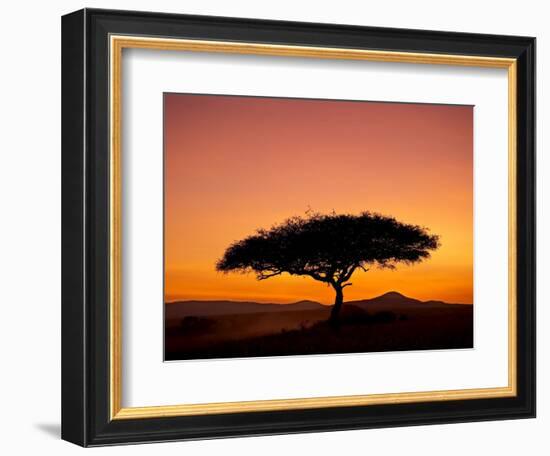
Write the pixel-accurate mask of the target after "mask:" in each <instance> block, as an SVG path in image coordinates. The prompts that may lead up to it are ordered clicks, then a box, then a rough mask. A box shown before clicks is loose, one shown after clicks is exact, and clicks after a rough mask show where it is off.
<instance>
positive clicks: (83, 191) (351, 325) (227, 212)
mask: <svg viewBox="0 0 550 456" xmlns="http://www.w3.org/2000/svg"><path fill="white" fill-rule="evenodd" d="M62 78H63V81H62V86H63V90H62V112H63V118H62V123H63V132H62V147H63V151H62V154H63V160H62V179H63V200H62V205H63V220H62V225H63V236H62V238H63V241H62V247H63V252H62V259H63V271H62V277H63V284H62V298H63V302H62V382H63V385H62V437H63V438H64V439H65V440H68V441H70V442H73V443H76V444H78V445H82V446H98V445H112V444H122V443H139V442H153V441H168V440H183V439H197V438H215V437H230V436H245V435H264V434H279V433H296V432H315V431H330V430H344V429H360V428H374V427H390V426H403V425H419V424H435V423H453V422H463V421H481V420H496V419H512V418H530V417H534V416H535V211H534V203H535V194H534V192H535V183H534V176H535V173H534V171H535V161H534V152H535V151H534V147H535V146H534V144H535V142H534V136H535V127H534V126H535V92H534V90H535V83H534V81H535V39H534V38H529V37H517V36H494V35H478V34H465V33H451V32H433V31H421V30H405V29H385V28H370V27H357V26H342V25H329V24H311V23H295V22H278V21H261V20H252V19H236V18H221V17H205V16H188V15H173V14H160V13H143V12H127V11H109V10H90V9H85V10H81V11H77V12H74V13H72V14H68V15H66V16H64V17H63V20H62Z"/></svg>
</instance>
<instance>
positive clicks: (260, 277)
mask: <svg viewBox="0 0 550 456" xmlns="http://www.w3.org/2000/svg"><path fill="white" fill-rule="evenodd" d="M282 273H283V271H275V272H272V273H268V274H266V273H263V272H260V273H258V274H257V278H258V280H266V279H269V278H270V277H275V276H278V275H281V274H282Z"/></svg>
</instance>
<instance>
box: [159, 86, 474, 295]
mask: <svg viewBox="0 0 550 456" xmlns="http://www.w3.org/2000/svg"><path fill="white" fill-rule="evenodd" d="M164 102H165V113H164V115H165V119H164V121H165V299H166V300H167V301H172V300H176V299H231V300H254V301H259V302H294V301H298V300H302V299H312V300H316V301H319V302H322V303H325V304H330V303H332V302H333V299H334V296H333V291H332V289H329V288H327V286H326V285H325V284H322V283H320V282H317V281H315V280H313V279H311V278H310V277H291V276H289V275H288V274H284V275H282V276H279V277H274V278H271V279H269V280H265V281H261V282H259V281H257V280H256V279H255V276H254V275H253V274H249V275H241V274H237V273H235V274H227V275H226V274H222V273H218V272H216V270H215V263H216V260H217V259H219V258H220V257H221V256H222V255H223V253H224V251H225V249H226V248H227V247H228V246H229V245H230V244H231V243H232V242H234V241H236V240H239V239H242V238H243V237H246V236H248V235H250V234H253V233H254V231H255V230H256V229H257V228H260V227H264V228H268V227H270V226H272V225H273V224H274V223H280V222H282V221H283V220H284V219H286V218H287V217H289V216H292V215H304V213H305V212H306V211H307V210H308V208H310V209H312V210H313V211H316V212H330V211H332V210H335V211H336V212H337V213H354V214H357V213H359V212H361V211H364V210H370V211H376V212H380V213H382V214H386V215H392V216H394V217H396V218H397V219H398V220H401V221H403V222H407V223H414V224H418V225H422V226H426V227H428V228H430V230H431V232H432V233H436V234H439V235H440V236H441V244H442V245H441V247H440V248H439V250H437V251H436V252H435V253H433V254H432V258H431V259H429V260H427V261H425V262H424V263H421V264H418V265H415V266H398V268H397V270H395V271H388V270H378V269H374V268H373V269H371V270H370V271H369V272H367V273H364V272H362V271H358V272H356V273H355V274H354V276H353V277H352V280H351V281H352V282H353V286H351V287H348V288H346V290H345V300H346V301H348V300H353V299H362V298H369V297H373V296H375V295H378V294H382V293H385V292H387V291H390V290H396V291H399V292H401V293H403V294H405V295H407V296H411V297H415V298H418V299H423V300H427V299H441V300H445V301H447V302H463V303H471V302H472V300H473V286H472V282H473V176H472V158H473V107H471V106H443V105H422V104H401V103H373V102H350V101H327V100H304V99H282V98H257V97H237V96H211V95H185V94H166V95H165V99H164Z"/></svg>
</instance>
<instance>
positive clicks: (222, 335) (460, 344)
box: [165, 301, 473, 360]
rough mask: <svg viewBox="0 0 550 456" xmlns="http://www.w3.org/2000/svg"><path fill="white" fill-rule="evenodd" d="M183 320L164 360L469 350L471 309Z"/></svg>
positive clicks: (375, 308)
mask: <svg viewBox="0 0 550 456" xmlns="http://www.w3.org/2000/svg"><path fill="white" fill-rule="evenodd" d="M329 313H330V307H320V308H318V309H312V310H294V311H288V310H287V311H281V312H276V311H275V312H274V311H270V312H263V313H262V312H257V313H247V314H231V315H208V316H186V317H184V318H182V319H180V320H178V322H177V324H174V322H172V324H169V325H166V328H165V336H166V346H165V359H166V360H187V359H211V358H236V357H259V356H283V355H311V354H333V353H359V352H383V351H402V350H438V349H456V348H472V347H473V306H471V305H460V304H445V303H437V302H435V303H434V302H429V303H422V302H419V301H417V302H415V303H406V304H402V305H388V304H387V303H373V304H365V302H361V303H360V304H359V305H354V304H345V305H344V307H343V310H342V316H341V322H340V325H339V326H338V327H337V328H335V327H333V326H331V325H329V324H328V322H327V319H328V317H329Z"/></svg>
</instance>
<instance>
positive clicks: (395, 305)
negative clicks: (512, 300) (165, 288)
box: [165, 291, 453, 321]
mask: <svg viewBox="0 0 550 456" xmlns="http://www.w3.org/2000/svg"><path fill="white" fill-rule="evenodd" d="M348 304H351V305H354V306H357V307H360V308H362V309H364V310H371V311H379V310H404V309H405V308H407V309H412V308H419V307H420V308H424V309H426V308H440V307H448V306H450V305H453V304H448V303H445V302H443V301H433V300H432V301H420V300H418V299H414V298H409V297H407V296H405V295H402V294H401V293H398V292H396V291H390V292H388V293H385V294H383V295H381V296H377V297H375V298H371V299H362V300H357V301H347V302H346V305H348ZM326 308H327V306H324V305H323V304H320V303H318V302H315V301H308V300H304V301H298V302H295V303H291V304H274V303H269V304H262V303H259V302H246V301H177V302H170V303H166V305H165V318H166V319H167V320H178V321H179V320H181V319H182V318H185V317H187V316H191V315H193V316H214V315H237V314H253V313H266V312H292V311H303V310H320V309H326Z"/></svg>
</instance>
